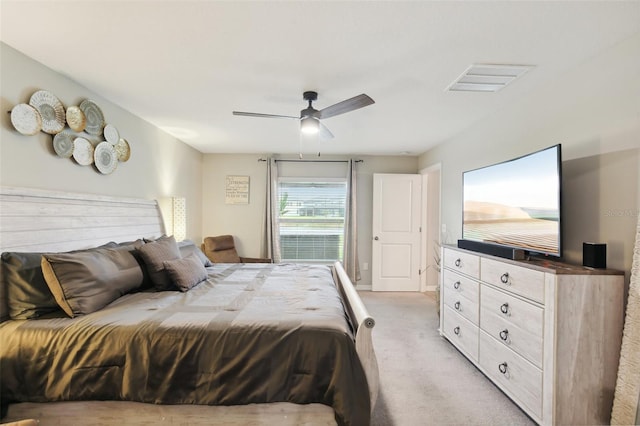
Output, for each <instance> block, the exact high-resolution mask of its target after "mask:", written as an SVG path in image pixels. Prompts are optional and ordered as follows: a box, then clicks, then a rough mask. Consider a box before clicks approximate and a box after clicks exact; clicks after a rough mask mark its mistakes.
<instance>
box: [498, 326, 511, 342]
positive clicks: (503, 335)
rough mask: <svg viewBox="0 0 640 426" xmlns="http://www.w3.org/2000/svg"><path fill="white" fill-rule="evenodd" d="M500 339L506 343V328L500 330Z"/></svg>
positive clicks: (507, 332) (507, 337) (507, 334)
mask: <svg viewBox="0 0 640 426" xmlns="http://www.w3.org/2000/svg"><path fill="white" fill-rule="evenodd" d="M500 338H501V339H502V340H503V341H505V342H506V341H507V340H508V339H509V330H507V329H506V328H505V329H504V330H502V331H501V332H500Z"/></svg>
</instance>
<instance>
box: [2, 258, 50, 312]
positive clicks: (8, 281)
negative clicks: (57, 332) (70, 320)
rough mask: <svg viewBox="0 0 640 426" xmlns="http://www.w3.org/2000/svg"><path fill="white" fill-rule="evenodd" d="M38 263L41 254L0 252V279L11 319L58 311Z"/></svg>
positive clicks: (40, 259) (39, 262)
mask: <svg viewBox="0 0 640 426" xmlns="http://www.w3.org/2000/svg"><path fill="white" fill-rule="evenodd" d="M41 262H42V253H16V252H6V253H2V280H3V287H4V288H6V291H7V304H8V306H9V316H10V317H11V319H35V318H38V317H40V316H42V315H45V314H48V313H50V312H55V311H57V310H59V309H60V306H58V303H57V302H56V299H55V298H54V297H53V294H51V290H49V286H47V282H46V281H45V279H44V275H43V274H42V266H41Z"/></svg>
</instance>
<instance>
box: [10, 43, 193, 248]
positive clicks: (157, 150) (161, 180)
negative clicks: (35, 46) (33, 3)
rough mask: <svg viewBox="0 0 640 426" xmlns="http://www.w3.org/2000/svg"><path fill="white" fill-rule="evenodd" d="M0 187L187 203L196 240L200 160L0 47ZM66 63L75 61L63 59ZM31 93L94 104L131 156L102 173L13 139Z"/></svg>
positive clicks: (44, 138) (44, 145)
mask: <svg viewBox="0 0 640 426" xmlns="http://www.w3.org/2000/svg"><path fill="white" fill-rule="evenodd" d="M0 55H1V56H0V67H1V68H0V87H1V89H2V93H1V99H0V108H1V111H2V114H0V117H1V118H0V119H1V120H2V124H1V126H0V184H1V185H3V186H18V187H28V188H42V189H53V190H59V191H70V192H84V193H94V194H105V195H116V196H125V197H139V198H147V199H158V198H163V197H169V196H181V197H185V198H186V200H187V215H188V227H187V237H188V238H193V239H195V240H200V238H201V234H202V230H201V223H202V214H201V213H202V202H201V199H202V187H201V184H202V179H201V177H202V154H201V153H200V152H198V151H196V150H195V149H193V148H191V147H189V146H188V145H186V144H184V143H182V142H181V141H179V140H177V139H175V138H174V137H172V136H170V135H168V134H166V133H164V132H162V131H161V130H159V129H158V128H156V127H154V126H152V125H151V124H149V123H148V122H146V121H144V120H142V119H140V118H139V117H137V116H135V115H133V114H131V113H130V112H128V111H125V110H123V109H122V108H120V107H119V106H117V105H115V104H113V103H111V102H109V101H108V100H107V99H104V98H103V97H101V96H100V95H98V94H97V93H95V92H92V91H91V90H89V89H87V88H86V87H83V86H81V85H79V84H77V83H76V82H74V81H72V80H70V79H68V78H66V77H65V76H63V75H61V74H59V73H57V72H55V71H54V70H52V69H50V68H47V67H46V66H44V65H42V64H41V63H39V62H36V61H34V60H33V59H31V58H29V57H27V56H25V55H23V54H22V53H21V52H19V51H17V50H15V49H13V48H12V47H10V46H8V45H7V44H5V43H0ZM70 60H78V59H77V58H70ZM37 90H47V91H49V92H51V93H53V94H54V95H56V96H57V97H58V99H60V101H61V102H62V103H63V104H64V105H65V107H67V106H71V105H78V104H79V103H80V102H81V101H82V100H83V99H92V100H94V101H95V102H96V103H97V104H98V105H99V106H100V107H101V109H102V112H103V113H104V116H105V120H106V121H107V122H108V123H111V124H113V125H115V126H116V127H117V128H118V130H119V132H120V134H121V136H122V137H124V138H125V139H127V141H128V142H129V145H130V146H131V158H130V159H129V161H127V162H125V163H119V165H118V168H117V169H116V170H115V171H114V172H113V173H112V174H110V175H103V174H100V173H98V172H97V171H96V170H95V169H94V168H93V166H79V165H78V164H76V163H75V162H74V161H73V160H72V159H66V158H60V157H58V156H57V155H56V154H55V152H54V151H53V147H52V136H51V135H48V134H46V133H44V132H40V133H39V134H37V135H34V136H25V135H22V134H20V133H18V132H17V131H16V130H15V129H14V128H13V125H12V124H11V119H10V115H9V114H7V113H6V112H5V111H10V110H11V109H12V108H13V107H14V106H15V105H16V104H20V103H28V101H29V98H30V97H31V95H32V94H33V93H34V92H35V91H37Z"/></svg>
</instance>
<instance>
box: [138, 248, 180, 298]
mask: <svg viewBox="0 0 640 426" xmlns="http://www.w3.org/2000/svg"><path fill="white" fill-rule="evenodd" d="M138 253H140V257H141V258H142V261H143V262H144V265H145V267H146V269H147V272H148V273H149V277H150V278H151V282H152V283H153V286H154V287H155V289H156V290H158V291H164V290H172V289H174V287H173V285H172V284H171V280H170V279H169V276H168V275H167V273H166V271H165V269H164V262H167V261H170V260H176V259H180V258H181V256H180V250H179V249H178V245H177V244H176V240H175V238H173V236H171V237H162V238H159V239H157V240H155V241H149V242H147V243H146V244H145V245H143V246H142V247H140V248H139V249H138Z"/></svg>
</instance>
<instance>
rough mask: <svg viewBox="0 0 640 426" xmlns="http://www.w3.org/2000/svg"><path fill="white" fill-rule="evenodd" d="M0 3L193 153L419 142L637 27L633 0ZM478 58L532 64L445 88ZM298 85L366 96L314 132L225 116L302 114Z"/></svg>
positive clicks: (37, 48)
mask: <svg viewBox="0 0 640 426" xmlns="http://www.w3.org/2000/svg"><path fill="white" fill-rule="evenodd" d="M0 14H1V25H2V27H1V39H2V41H3V42H5V43H7V44H9V45H10V46H13V47H14V48H16V49H18V50H20V51H22V52H23V53H25V54H26V55H28V56H30V57H32V58H34V59H36V60H38V61H40V62H42V63H44V64H45V65H47V66H49V67H50V68H52V69H54V70H56V71H58V72H60V73H62V74H64V75H66V76H68V77H70V78H71V79H73V80H75V81H77V82H79V83H80V84H82V85H84V86H86V87H87V88H88V89H90V90H92V91H94V92H97V93H99V94H100V95H101V96H103V97H105V98H106V99H108V100H110V101H112V102H114V103H116V104H118V105H120V106H121V107H123V108H125V109H126V110H128V111H130V112H132V113H133V114H135V115H137V116H140V117H142V118H143V119H145V120H147V121H149V122H151V123H153V124H154V125H156V126H158V127H161V128H164V129H166V130H167V131H168V132H169V133H172V134H174V135H176V136H178V137H179V138H180V139H182V140H183V141H184V142H186V143H188V144H189V145H191V146H193V147H194V148H196V149H198V150H200V151H201V152H203V153H282V154H292V153H297V152H299V150H301V151H303V152H310V151H315V150H319V151H321V152H322V153H323V154H361V155H362V154H371V155H376V154H378V155H384V154H411V155H417V154H420V153H422V152H424V151H426V150H427V149H428V148H430V147H432V146H434V145H436V144H439V143H442V142H446V141H447V140H449V139H451V138H453V137H455V136H456V135H457V134H459V133H460V132H462V131H464V129H466V128H467V127H469V126H471V125H473V124H474V123H476V122H478V121H479V120H482V119H483V118H485V117H487V116H489V115H492V114H500V113H501V111H504V110H505V109H508V108H509V107H510V106H511V105H514V104H515V103H516V102H518V101H519V100H520V99H522V98H523V97H525V96H526V95H527V93H528V92H532V91H535V90H536V89H538V88H540V87H542V86H543V85H545V83H547V82H549V81H552V80H553V79H554V78H556V77H557V76H558V75H560V74H562V73H565V72H569V71H572V70H575V69H576V67H578V66H579V65H580V64H581V63H582V62H584V61H586V60H588V59H589V58H592V57H593V56H595V55H597V54H599V53H600V52H603V51H604V50H606V49H608V48H610V47H611V46H613V45H615V44H616V43H618V42H620V41H622V40H624V39H625V38H627V37H630V36H631V35H633V34H635V33H637V32H639V31H640V2H639V1H626V2H623V1H606V0H605V1H590V2H580V1H555V2H554V1H544V2H543V1H512V2H505V1H502V2H498V1H488V2H485V1H440V2H435V1H411V2H404V1H384V2H373V1H347V2H337V1H294V2H291V1H268V2H267V1H263V2H246V1H115V0H114V1H82V2H81V1H58V0H49V1H25V0H20V1H7V0H2V1H1V3H0ZM474 63H505V64H526V65H534V66H535V68H533V69H532V70H531V71H529V72H528V73H526V74H525V75H524V76H523V77H522V78H520V79H518V80H516V81H515V82H514V83H513V84H512V85H510V86H508V87H507V88H505V89H503V90H501V91H499V92H497V93H468V92H448V91H446V90H445V89H446V88H447V87H448V86H449V84H451V83H452V82H453V80H454V79H456V78H457V77H458V76H459V75H460V74H461V73H463V72H464V71H465V70H466V69H467V68H468V67H469V66H470V65H471V64H474ZM34 84H37V82H34ZM43 89H47V88H46V87H43ZM305 90H315V91H317V92H318V93H319V99H318V101H317V102H315V103H314V106H315V107H316V108H318V109H321V108H324V107H326V106H329V105H332V104H334V103H336V102H339V101H341V100H343V99H346V98H350V97H352V96H355V95H358V94H360V93H366V94H368V95H369V96H371V97H372V98H373V99H374V100H375V101H376V103H375V104H374V105H371V106H368V107H366V108H363V109H360V110H357V111H353V112H350V113H347V114H344V115H341V116H337V117H332V118H328V119H326V120H324V124H325V125H326V126H327V127H328V128H329V129H330V130H331V131H332V132H333V134H334V135H335V138H334V139H332V140H329V141H321V142H317V141H316V142H312V141H307V140H303V141H302V142H301V140H300V136H299V131H298V123H297V122H296V121H294V120H274V119H264V118H248V117H237V116H233V115H232V114H231V111H233V110H241V111H250V112H262V113H271V114H284V115H298V114H299V111H300V110H301V109H303V108H304V107H305V106H306V104H305V102H304V101H303V100H302V92H303V91H305ZM170 129H174V130H170ZM178 132H182V133H178ZM302 144H304V145H302ZM301 146H302V147H301ZM309 147H311V148H309Z"/></svg>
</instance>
